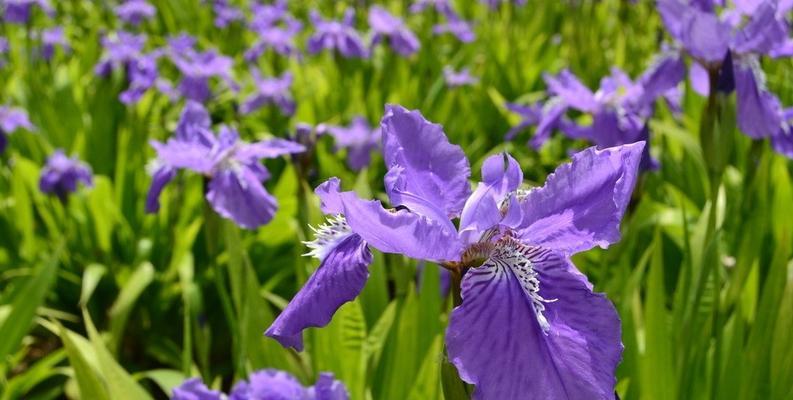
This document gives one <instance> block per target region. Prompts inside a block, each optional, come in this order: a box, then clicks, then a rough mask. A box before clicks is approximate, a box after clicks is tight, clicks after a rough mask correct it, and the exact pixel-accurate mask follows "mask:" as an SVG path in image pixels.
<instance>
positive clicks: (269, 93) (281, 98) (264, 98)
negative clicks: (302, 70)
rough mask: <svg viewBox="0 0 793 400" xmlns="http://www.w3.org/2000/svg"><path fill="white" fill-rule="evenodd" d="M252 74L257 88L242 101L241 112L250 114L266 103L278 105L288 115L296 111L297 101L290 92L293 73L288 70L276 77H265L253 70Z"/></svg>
mask: <svg viewBox="0 0 793 400" xmlns="http://www.w3.org/2000/svg"><path fill="white" fill-rule="evenodd" d="M251 74H252V75H253V80H254V82H255V85H256V90H255V92H254V94H252V95H251V96H250V97H248V98H247V99H246V100H245V101H244V102H243V103H242V105H241V106H240V113H242V114H250V113H252V112H254V111H255V110H258V109H259V108H261V107H262V106H264V105H266V104H273V105H275V106H277V107H278V108H279V109H280V110H281V112H282V113H283V114H284V115H287V116H291V115H292V114H294V113H295V101H294V100H292V96H291V94H290V93H289V89H290V88H291V87H292V74H291V73H289V72H286V73H284V74H283V75H281V76H280V77H275V78H263V77H262V76H261V75H259V72H258V71H257V70H253V71H252V72H251Z"/></svg>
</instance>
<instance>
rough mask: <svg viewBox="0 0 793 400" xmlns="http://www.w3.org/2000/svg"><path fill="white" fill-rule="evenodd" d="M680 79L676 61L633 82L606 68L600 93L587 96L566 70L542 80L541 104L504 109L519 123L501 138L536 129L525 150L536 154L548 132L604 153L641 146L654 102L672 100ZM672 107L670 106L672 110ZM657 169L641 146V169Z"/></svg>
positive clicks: (666, 60)
mask: <svg viewBox="0 0 793 400" xmlns="http://www.w3.org/2000/svg"><path fill="white" fill-rule="evenodd" d="M684 75H685V64H684V63H683V61H682V59H681V58H679V57H669V56H665V57H661V58H659V59H658V60H657V61H656V62H653V63H652V65H651V66H650V68H648V69H647V71H645V72H644V73H643V74H642V75H641V76H640V77H639V78H638V79H637V80H636V81H633V80H631V79H630V77H628V75H627V74H625V73H624V72H623V71H622V70H620V69H619V68H616V67H615V68H612V71H611V75H609V76H606V77H604V78H603V79H602V80H601V81H600V88H599V89H598V90H597V91H596V92H594V93H593V92H592V91H591V90H589V88H587V87H586V86H585V85H584V84H583V83H581V81H580V80H579V79H578V78H577V77H576V76H575V75H573V73H571V72H570V71H568V70H564V71H562V72H560V73H559V74H557V75H545V83H546V85H547V87H548V92H549V94H550V98H549V100H548V101H547V102H546V103H545V104H534V105H530V106H521V105H516V104H510V105H508V106H509V108H510V109H511V110H512V111H514V112H516V113H518V114H520V115H521V116H522V117H523V120H522V121H521V123H520V124H519V125H517V126H516V127H514V128H512V129H511V130H510V131H509V132H507V135H506V137H507V139H511V138H513V137H514V136H515V135H516V134H517V133H518V132H519V131H520V130H522V129H524V128H526V127H528V126H531V125H537V129H536V130H535V132H534V136H533V137H532V139H531V141H530V142H529V144H530V145H531V146H532V147H534V148H539V147H540V146H542V145H543V144H544V143H545V141H547V140H548V138H549V137H550V135H551V133H552V132H553V131H554V130H560V131H562V132H563V133H564V134H565V135H566V136H568V137H570V138H574V139H585V140H587V141H589V142H592V143H594V144H596V145H597V146H598V148H607V147H613V146H618V145H622V144H628V143H635V142H639V141H647V140H648V137H649V127H648V120H649V118H650V117H651V116H652V115H653V112H654V104H655V101H656V100H657V99H658V98H659V97H665V96H668V97H669V98H671V99H675V98H677V97H678V96H677V95H676V92H677V91H679V90H680V88H679V87H678V86H679V85H678V84H679V82H680V80H681V79H682V78H683V76H684ZM678 107H679V106H678V105H677V104H674V103H673V104H672V108H673V109H677V108H678ZM571 109H572V110H575V111H578V112H580V113H584V114H588V115H590V116H591V119H592V122H591V123H590V124H588V125H579V124H577V123H575V122H574V121H572V120H570V119H568V118H567V117H566V115H567V111H568V110H571ZM656 166H657V163H656V162H655V160H653V159H652V158H650V155H649V146H645V149H644V156H643V157H642V164H641V168H642V169H652V168H655V167H656Z"/></svg>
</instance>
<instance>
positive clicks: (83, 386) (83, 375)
mask: <svg viewBox="0 0 793 400" xmlns="http://www.w3.org/2000/svg"><path fill="white" fill-rule="evenodd" d="M60 337H61V341H62V342H63V347H64V349H66V354H67V355H68V357H69V364H71V366H72V370H73V371H74V379H75V380H77V385H78V387H79V388H80V396H81V398H82V399H86V400H88V399H96V400H109V399H110V395H109V393H108V391H107V388H105V385H104V383H103V381H102V377H101V375H100V374H99V373H98V371H97V369H96V366H95V365H96V363H97V362H98V361H96V359H95V358H96V353H95V352H94V351H93V349H92V348H91V347H90V346H91V343H90V342H88V341H87V340H86V339H84V338H83V337H82V336H80V335H78V334H76V333H74V332H71V331H69V330H67V329H66V328H64V327H60ZM78 343H79V344H78ZM89 352H90V353H91V356H92V358H94V361H93V362H91V361H89V359H88V356H87V355H88V354H89Z"/></svg>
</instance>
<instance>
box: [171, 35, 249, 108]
mask: <svg viewBox="0 0 793 400" xmlns="http://www.w3.org/2000/svg"><path fill="white" fill-rule="evenodd" d="M170 59H171V61H172V62H173V63H174V65H176V68H177V69H179V72H181V73H182V80H181V81H180V82H179V86H178V90H179V93H181V95H182V96H183V97H184V98H186V99H189V100H193V101H198V102H201V103H204V102H206V101H208V100H209V99H210V98H211V97H212V90H211V89H210V87H209V80H210V79H211V78H213V77H217V78H220V79H222V80H223V81H224V82H226V84H227V85H228V86H229V87H230V88H232V90H236V89H237V84H236V83H235V82H234V79H233V78H232V77H231V67H232V65H233V63H234V61H233V60H232V59H231V58H230V57H226V56H224V55H221V54H218V53H217V52H215V51H213V50H208V51H204V52H198V51H195V50H193V49H192V48H191V49H189V50H188V51H183V52H174V51H173V49H172V52H171V54H170Z"/></svg>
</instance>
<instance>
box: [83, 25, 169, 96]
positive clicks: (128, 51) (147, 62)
mask: <svg viewBox="0 0 793 400" xmlns="http://www.w3.org/2000/svg"><path fill="white" fill-rule="evenodd" d="M145 46H146V35H143V34H139V35H136V34H133V33H129V32H125V31H119V32H116V33H115V34H111V35H107V36H105V37H103V38H102V47H104V49H105V51H104V54H103V55H102V58H101V59H100V60H99V63H98V64H97V65H96V66H95V67H94V72H95V73H96V74H97V75H99V76H101V77H108V76H109V75H110V74H112V73H113V71H115V70H123V71H125V72H126V75H127V81H128V82H129V86H128V87H127V90H125V91H124V92H122V93H121V95H120V96H119V100H121V102H123V103H124V104H132V103H136V102H137V101H138V100H140V98H141V97H143V95H144V94H145V93H146V91H148V90H149V89H151V88H152V87H154V86H155V83H156V82H157V76H158V75H157V59H158V58H159V57H160V55H161V53H160V52H158V51H153V52H150V53H145V52H144V47H145Z"/></svg>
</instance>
